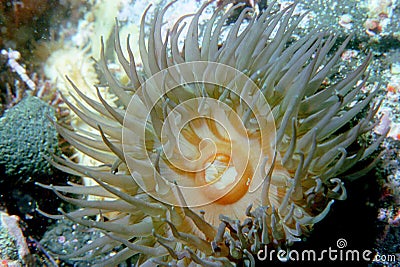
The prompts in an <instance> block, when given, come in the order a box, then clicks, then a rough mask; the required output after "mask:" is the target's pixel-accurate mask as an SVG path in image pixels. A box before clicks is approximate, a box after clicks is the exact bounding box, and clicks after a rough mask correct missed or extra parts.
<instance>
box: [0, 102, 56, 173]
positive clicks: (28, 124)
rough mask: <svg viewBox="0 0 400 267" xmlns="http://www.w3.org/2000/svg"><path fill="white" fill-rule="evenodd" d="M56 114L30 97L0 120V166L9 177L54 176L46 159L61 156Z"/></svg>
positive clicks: (50, 108) (52, 109) (47, 106)
mask: <svg viewBox="0 0 400 267" xmlns="http://www.w3.org/2000/svg"><path fill="white" fill-rule="evenodd" d="M48 117H50V118H52V119H53V120H56V116H55V110H54V108H52V107H51V106H49V105H48V104H47V103H45V102H43V101H42V100H40V99H39V98H37V97H34V96H27V97H25V98H24V99H23V100H22V101H21V102H19V103H18V104H17V105H15V106H14V107H12V108H10V109H9V110H7V111H6V112H5V114H4V116H3V117H2V118H0V164H1V165H4V168H5V172H6V174H7V175H8V176H19V178H20V179H24V180H28V179H29V178H30V177H34V176H41V175H49V174H52V169H51V165H50V163H49V162H48V161H47V160H46V158H48V157H50V156H51V154H58V139H57V132H56V130H55V127H54V125H53V124H52V123H51V121H50V120H49V119H48Z"/></svg>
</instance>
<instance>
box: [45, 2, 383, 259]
mask: <svg viewBox="0 0 400 267" xmlns="http://www.w3.org/2000/svg"><path fill="white" fill-rule="evenodd" d="M172 4H173V2H172V3H170V4H168V5H167V6H166V7H165V8H164V9H161V10H158V11H156V12H155V15H154V19H153V21H152V23H151V26H150V29H149V36H148V37H146V35H145V23H144V21H145V17H146V14H147V13H148V10H149V8H148V9H147V10H146V11H145V13H144V15H143V18H142V22H141V29H140V38H139V48H140V55H141V61H142V63H143V68H142V69H140V70H138V69H137V67H136V65H135V60H134V57H133V53H132V51H131V49H130V47H129V42H128V47H127V57H126V56H125V55H124V53H123V52H122V48H121V45H120V40H119V35H118V27H117V29H116V39H115V51H116V53H117V56H118V60H119V62H120V64H121V65H122V67H123V69H124V70H125V72H126V74H127V75H128V76H129V78H130V81H131V82H130V83H129V85H128V86H122V85H120V84H119V82H118V81H117V80H116V79H115V78H114V77H113V75H112V74H111V72H110V71H109V69H108V68H107V64H106V59H105V55H104V48H102V51H101V57H100V60H99V62H98V64H99V67H100V69H101V70H102V73H103V76H104V78H105V80H107V86H108V87H109V89H110V90H111V91H112V92H113V93H114V94H115V95H116V96H118V103H119V104H120V107H118V108H114V107H112V106H111V105H110V104H109V103H107V101H105V100H104V97H103V96H102V95H101V93H100V92H99V91H98V100H94V99H92V98H89V97H87V96H86V95H85V94H84V93H82V92H81V90H80V89H79V88H78V87H77V86H75V85H74V84H73V82H71V84H72V86H73V87H74V89H75V91H76V92H77V94H78V95H79V97H80V98H81V99H83V102H81V101H76V103H72V102H71V101H69V100H68V99H66V98H64V101H65V102H66V103H67V104H68V105H69V107H70V108H71V109H72V110H73V111H74V112H75V113H76V114H77V115H78V116H79V117H80V118H81V119H82V121H84V122H85V123H87V124H88V125H89V126H90V127H92V128H94V129H96V130H97V134H94V133H93V132H87V131H82V130H80V129H79V128H77V129H73V130H71V129H69V128H68V127H64V126H63V125H60V124H55V125H56V127H57V129H58V131H59V133H60V134H61V135H63V136H64V138H65V139H67V140H68V141H69V142H70V143H71V144H72V145H73V146H75V147H76V148H77V149H79V150H81V151H82V152H83V153H85V154H87V155H89V156H90V157H93V158H94V159H96V160H98V161H100V162H102V163H103V164H102V165H100V166H97V167H89V166H82V165H79V164H75V163H74V162H72V161H70V160H68V159H64V158H59V157H54V159H53V160H52V163H53V164H54V165H55V166H57V167H58V168H60V169H61V170H64V171H66V172H68V173H71V174H73V175H78V176H88V177H91V178H92V179H93V180H94V181H96V182H97V185H95V186H90V187H89V186H81V185H76V184H72V185H71V186H46V187H48V188H52V189H53V190H54V191H55V192H56V194H57V195H58V196H59V197H61V198H62V199H65V200H66V201H69V202H70V203H72V204H75V205H77V206H79V207H81V209H79V210H76V211H72V212H69V213H65V212H63V211H61V212H62V215H59V216H53V217H54V218H68V219H70V220H72V221H74V222H77V223H80V224H82V225H86V226H89V227H95V228H98V229H101V230H102V231H104V236H103V237H101V238H99V239H97V240H93V242H92V243H90V244H88V245H86V246H85V247H83V248H81V249H79V250H77V251H76V252H75V253H73V254H72V255H68V257H69V258H70V257H77V259H78V258H79V256H82V255H84V254H85V253H87V252H89V251H92V252H93V254H100V253H104V252H111V251H113V249H114V248H116V247H118V248H119V249H118V250H116V251H115V252H114V253H110V257H109V258H107V259H106V260H105V261H104V262H103V263H102V265H103V264H104V265H105V266H114V265H116V264H118V263H120V262H122V261H124V260H126V259H128V258H130V257H132V256H133V255H135V254H138V255H139V258H138V262H137V263H138V265H140V264H149V265H152V264H161V265H167V264H172V265H174V264H177V265H179V266H183V265H189V264H193V265H194V264H200V265H202V266H225V265H228V266H230V265H234V264H235V263H241V262H243V261H247V262H248V263H250V265H254V262H255V258H254V255H255V254H257V252H258V251H259V250H260V249H261V248H262V247H263V246H264V245H269V246H275V247H278V246H280V247H282V246H290V245H291V244H292V243H293V242H295V241H299V240H300V237H301V236H302V235H305V234H307V233H309V231H310V230H311V228H312V226H313V225H314V224H315V223H317V222H318V221H320V220H321V219H323V218H324V217H325V216H326V215H327V213H328V212H329V210H330V207H331V205H332V204H333V202H334V200H335V199H339V200H343V199H345V198H346V190H345V187H344V181H345V180H353V179H355V178H356V177H359V176H361V175H362V174H364V173H365V172H366V171H368V170H369V169H370V167H371V166H373V164H374V163H375V162H374V161H373V162H371V164H370V165H368V167H367V168H365V169H363V170H358V171H353V172H352V171H351V168H352V167H353V166H354V165H355V164H356V163H357V162H359V161H362V160H364V159H366V158H367V157H368V156H369V155H371V153H372V152H374V151H375V150H376V148H377V147H378V146H379V144H380V142H381V141H382V139H383V138H384V136H385V135H386V133H387V129H385V131H384V133H383V135H382V136H380V137H379V138H377V140H376V141H375V142H372V143H371V144H369V145H360V144H359V143H358V138H359V137H360V136H361V135H364V134H365V133H368V132H370V131H371V129H372V128H373V127H374V126H375V125H376V123H377V122H374V117H375V114H376V112H377V110H378V108H379V103H374V104H373V103H372V102H373V101H372V100H373V99H374V98H375V95H376V92H377V89H375V90H374V91H372V92H370V93H369V94H368V95H367V96H362V95H361V94H359V92H360V90H361V89H362V88H363V87H365V84H366V81H367V78H368V74H364V73H365V71H366V68H367V66H368V63H369V61H370V59H371V55H368V56H367V59H366V60H365V62H364V63H363V64H361V65H360V66H359V67H358V68H356V69H355V70H354V71H353V72H351V73H348V74H347V75H346V76H345V77H344V78H343V79H342V80H339V81H336V82H332V83H331V84H328V85H327V84H326V83H325V82H324V81H325V78H326V77H327V76H329V75H332V74H333V73H334V67H335V64H337V61H338V60H339V59H340V55H341V54H342V53H343V51H344V49H345V47H346V45H347V44H348V42H349V40H350V38H351V37H349V38H347V39H346V40H345V41H344V42H343V43H342V44H341V45H340V46H339V47H338V48H337V49H333V47H334V45H335V43H336V37H334V36H333V35H331V34H328V33H327V32H326V31H322V30H321V29H315V30H313V31H311V32H310V33H308V34H306V35H305V36H304V37H301V38H299V39H294V38H292V36H293V32H294V30H295V29H296V26H297V25H298V23H299V22H300V21H301V19H302V18H303V17H304V15H302V16H298V17H296V16H293V12H294V9H295V5H292V6H290V7H287V8H286V9H284V10H282V11H276V8H275V6H274V4H271V5H269V6H268V8H267V9H266V10H264V11H263V12H262V13H261V14H258V15H257V14H253V13H252V9H251V8H244V9H243V11H241V13H240V15H239V16H238V18H237V19H236V21H235V23H233V24H232V25H230V26H229V27H225V22H226V21H227V19H228V18H229V19H230V18H231V14H232V12H234V11H235V10H237V9H238V8H240V7H241V5H236V6H233V7H232V8H230V9H229V10H228V11H226V12H223V10H224V7H222V6H221V7H218V8H217V9H216V11H215V13H214V14H213V16H212V17H211V18H210V20H208V21H207V23H206V24H205V26H204V28H203V30H202V31H200V30H199V17H200V16H201V14H202V12H203V10H204V9H205V8H206V6H207V5H208V4H209V3H205V4H204V5H203V6H202V7H201V8H200V10H199V11H198V12H197V13H196V14H194V15H193V16H192V18H191V21H190V23H189V26H188V30H187V33H186V35H185V36H182V30H183V28H184V27H185V25H186V24H185V23H184V22H183V21H184V19H185V18H187V17H188V16H184V17H182V18H181V19H180V20H178V21H177V22H176V24H175V25H174V26H173V27H172V29H170V30H169V31H168V32H167V34H166V36H162V34H161V33H162V26H163V17H164V14H165V12H166V10H167V9H168V8H169V7H170V6H171V5H172ZM221 13H222V14H221ZM249 16H250V19H248V18H249ZM247 19H248V20H247ZM224 33H226V34H225V35H224ZM223 35H224V36H225V37H224V38H222V39H223V40H221V36H223ZM182 37H183V40H184V45H183V47H182V48H181V47H180V46H179V42H178V40H179V39H180V38H182ZM76 100H77V99H76ZM377 158H379V157H377ZM43 186H44V185H43ZM65 193H68V194H69V193H73V194H78V195H84V196H88V195H95V196H100V197H106V198H107V201H99V200H93V199H92V200H85V199H83V198H81V197H79V198H72V197H69V196H66V195H65ZM49 216H52V215H49ZM80 259H82V258H80ZM168 266H170V265H168ZM191 266H192V265H191Z"/></svg>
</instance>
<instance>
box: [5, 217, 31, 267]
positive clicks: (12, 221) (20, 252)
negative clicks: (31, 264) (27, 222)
mask: <svg viewBox="0 0 400 267" xmlns="http://www.w3.org/2000/svg"><path fill="white" fill-rule="evenodd" d="M28 255H29V250H28V246H27V244H26V242H25V238H24V236H23V234H22V232H21V230H20V228H19V226H18V217H17V216H9V215H8V214H6V213H4V212H0V260H1V261H0V266H22V265H21V263H22V262H23V260H24V259H25V258H26V257H27V256H28Z"/></svg>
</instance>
